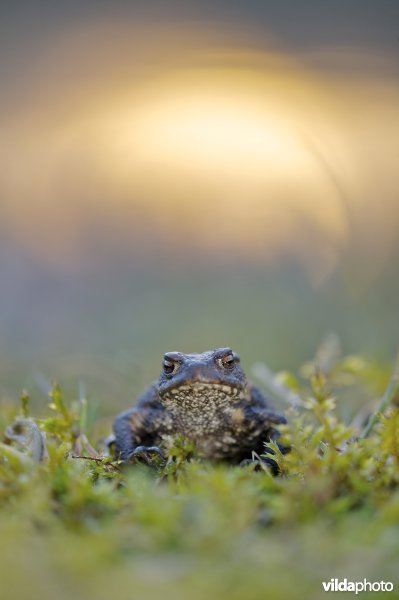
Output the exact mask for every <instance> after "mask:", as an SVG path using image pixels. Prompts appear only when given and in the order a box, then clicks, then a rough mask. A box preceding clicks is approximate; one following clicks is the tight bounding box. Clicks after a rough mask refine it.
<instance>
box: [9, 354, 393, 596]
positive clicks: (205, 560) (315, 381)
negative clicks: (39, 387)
mask: <svg viewBox="0 0 399 600" xmlns="http://www.w3.org/2000/svg"><path fill="white" fill-rule="evenodd" d="M365 371H367V373H368V374H367V375H366V374H365ZM372 373H375V374H376V376H375V378H373V377H371V375H370V374H372ZM268 377H269V378H270V377H272V378H273V381H268V382H267V381H266V382H265V383H266V385H267V384H268V383H272V384H273V385H272V387H273V389H274V390H275V391H277V392H276V393H277V395H279V397H280V398H282V399H284V397H285V398H286V399H287V400H288V401H289V402H291V401H292V399H293V398H295V404H296V406H297V408H288V409H287V416H288V425H286V426H283V427H281V432H282V440H283V441H284V442H285V443H286V444H287V445H289V446H290V447H291V451H290V452H289V453H288V454H285V455H283V454H281V452H280V451H279V449H278V447H277V446H276V445H275V444H273V443H270V444H268V446H269V449H271V450H273V451H274V452H275V459H276V461H277V462H278V464H279V467H280V470H281V475H280V476H279V477H276V478H274V477H272V476H271V475H270V473H269V471H268V470H267V469H266V470H263V471H255V470H254V469H253V468H251V466H249V467H245V468H239V467H234V466H226V465H212V464H209V463H206V462H203V461H201V460H200V459H199V458H197V457H196V456H195V454H194V448H193V447H192V445H191V444H190V443H189V442H188V441H187V440H185V439H183V438H176V439H172V440H171V441H170V447H169V449H168V460H167V462H166V464H164V463H160V462H159V461H157V459H155V460H154V463H153V465H152V466H151V467H148V466H142V465H135V466H131V467H130V468H126V467H122V466H121V465H120V464H119V463H118V461H116V460H115V459H113V457H109V456H103V455H101V454H100V453H99V452H97V450H96V449H97V443H99V440H96V439H94V440H93V439H91V440H90V441H89V440H88V439H87V437H86V436H87V430H88V427H87V422H88V421H87V415H88V414H89V412H90V411H89V408H90V407H88V405H87V401H86V400H85V401H84V402H82V401H81V402H72V403H69V402H68V401H66V400H65V399H64V398H63V396H62V393H61V391H60V389H59V388H58V387H54V389H53V391H52V393H51V403H50V405H49V411H51V413H50V414H49V416H48V418H44V419H41V420H35V419H34V418H33V417H31V416H30V409H29V398H28V395H27V393H26V392H24V393H23V395H22V397H21V409H20V413H19V414H17V413H16V410H15V408H13V407H12V406H9V407H7V406H6V407H5V409H4V411H3V415H2V420H1V426H2V428H3V429H4V432H5V434H4V443H2V444H1V445H0V508H1V512H0V539H1V540H2V543H1V549H2V550H1V559H0V581H1V588H2V589H3V590H6V595H5V597H6V598H7V600H13V599H14V598H15V599H16V598H18V599H21V598H22V599H25V598H26V599H28V598H29V599H30V598H42V599H43V600H46V599H47V598H48V599H50V598H53V597H57V598H71V597H73V598H76V600H79V599H82V600H83V599H87V598H96V599H99V600H101V599H102V598H104V599H107V600H109V598H110V597H117V598H118V599H119V600H123V599H124V598H126V599H129V600H130V599H131V598H136V597H137V598H139V597H140V598H149V599H152V598H169V597H170V598H177V599H179V598H182V599H183V598H184V599H186V598H188V597H190V598H194V600H195V599H196V598H210V597H212V598H220V599H222V600H223V599H227V598H229V599H232V600H234V599H243V598H245V599H249V600H251V599H252V598H253V599H258V598H262V599H264V598H266V597H270V598H290V599H294V600H295V599H296V598H298V599H299V598H309V597H312V598H317V597H321V595H322V593H323V592H322V585H321V582H322V581H327V580H329V579H331V578H332V577H337V578H344V577H346V578H348V579H350V580H363V579H364V578H365V577H366V578H367V579H368V580H369V581H380V580H382V579H385V580H386V581H392V582H393V583H394V584H395V585H396V584H397V583H398V575H397V558H398V553H399V535H398V534H399V526H398V523H399V435H398V433H399V409H398V407H397V390H396V388H395V385H396V384H395V381H394V382H393V383H392V381H391V383H390V384H389V385H388V383H389V382H387V381H384V384H385V386H386V387H387V389H388V390H390V392H389V397H388V401H387V394H385V396H384V395H383V390H382V389H381V383H380V382H381V369H380V368H377V367H373V366H372V365H368V363H367V362H366V361H365V360H363V359H362V358H361V357H353V356H351V357H340V356H336V352H335V349H334V353H333V354H331V355H330V356H329V355H328V347H327V348H326V347H324V348H322V351H319V353H318V356H317V357H316V360H315V361H314V362H313V363H308V364H307V365H305V367H304V368H303V369H302V370H301V373H300V375H298V376H294V375H293V374H290V373H287V372H284V373H282V374H280V375H277V376H274V375H272V376H270V373H269V372H268ZM382 379H384V378H382ZM375 389H378V390H379V395H381V397H382V398H383V399H385V403H384V404H383V405H381V403H380V402H379V399H378V398H377V397H376V398H375V402H374V403H372V404H371V405H370V407H369V409H368V410H366V411H365V410H364V407H363V406H362V404H361V399H362V396H363V397H364V398H368V397H369V394H370V393H374V391H375ZM367 390H372V392H370V391H367ZM352 399H353V400H352ZM359 399H360V401H359ZM299 405H300V407H299V408H298V406H299ZM381 406H382V408H383V411H384V412H383V413H381V412H378V410H377V409H378V407H379V408H381ZM374 411H375V412H374ZM348 415H349V418H348ZM16 418H19V419H24V421H23V423H25V425H26V424H28V425H29V424H33V425H32V427H36V426H38V428H39V429H40V431H41V432H42V433H45V434H46V445H47V451H48V457H47V459H45V460H44V461H42V462H35V460H34V456H35V453H34V452H32V448H31V447H30V446H29V444H32V443H33V442H32V440H31V441H29V439H30V438H29V439H28V436H27V438H26V440H25V442H26V443H25V447H24V439H21V438H18V444H17V443H16V442H15V439H13V436H12V431H14V430H10V429H8V430H7V427H8V428H10V426H12V424H13V423H14V422H15V419H16ZM367 423H368V424H369V425H370V424H372V426H371V427H370V426H368V427H366V429H365V426H366V424H367ZM94 425H95V424H94ZM92 429H93V427H92V425H91V426H90V431H91V430H92ZM7 431H8V434H7V433H6V432H7ZM94 431H95V427H94ZM365 431H366V434H367V435H364V432H365ZM362 432H363V435H362ZM20 433H21V432H20ZM38 439H40V438H38ZM92 444H93V445H94V447H93V445H92ZM367 596H368V595H367V594H363V595H362V597H365V598H367ZM372 596H373V594H370V597H372Z"/></svg>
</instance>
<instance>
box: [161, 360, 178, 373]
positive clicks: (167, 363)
mask: <svg viewBox="0 0 399 600" xmlns="http://www.w3.org/2000/svg"><path fill="white" fill-rule="evenodd" d="M176 366H177V365H176V363H175V362H173V361H171V360H168V359H166V358H165V360H164V361H163V370H164V372H165V373H166V374H167V375H172V373H173V372H174V371H175V368H176Z"/></svg>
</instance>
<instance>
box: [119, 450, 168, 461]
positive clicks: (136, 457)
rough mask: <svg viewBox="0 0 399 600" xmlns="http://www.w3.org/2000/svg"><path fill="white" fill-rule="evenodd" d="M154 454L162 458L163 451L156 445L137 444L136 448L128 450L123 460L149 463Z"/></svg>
mask: <svg viewBox="0 0 399 600" xmlns="http://www.w3.org/2000/svg"><path fill="white" fill-rule="evenodd" d="M155 456H159V457H160V458H162V459H163V458H164V453H163V452H162V450H161V448H158V446H137V448H135V449H134V450H132V451H131V452H129V454H128V456H127V457H126V459H125V460H124V462H141V463H144V464H147V465H150V464H152V462H153V459H154V458H155Z"/></svg>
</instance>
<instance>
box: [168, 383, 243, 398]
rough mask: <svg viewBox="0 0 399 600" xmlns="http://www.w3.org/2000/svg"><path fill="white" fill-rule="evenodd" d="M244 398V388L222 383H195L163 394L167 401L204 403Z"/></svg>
mask: <svg viewBox="0 0 399 600" xmlns="http://www.w3.org/2000/svg"><path fill="white" fill-rule="evenodd" d="M243 396H244V388H242V387H240V386H237V385H230V384H227V383H220V382H204V381H194V382H188V383H183V384H181V385H178V386H176V387H172V388H170V389H168V390H166V391H165V392H163V393H162V394H161V397H162V398H163V399H164V400H166V401H172V402H173V401H176V402H179V401H181V400H189V399H190V398H191V399H193V400H194V399H195V400H200V399H201V400H202V401H203V402H206V401H207V400H208V401H213V402H217V401H219V402H223V400H227V399H230V401H231V399H237V400H238V399H240V398H242V397H243Z"/></svg>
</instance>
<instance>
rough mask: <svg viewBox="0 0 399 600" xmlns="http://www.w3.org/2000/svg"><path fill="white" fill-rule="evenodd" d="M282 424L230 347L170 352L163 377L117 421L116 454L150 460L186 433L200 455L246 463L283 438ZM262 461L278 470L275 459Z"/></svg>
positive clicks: (131, 458) (281, 419) (278, 415)
mask: <svg viewBox="0 0 399 600" xmlns="http://www.w3.org/2000/svg"><path fill="white" fill-rule="evenodd" d="M282 423H286V419H285V417H284V416H283V415H281V414H280V413H279V412H277V411H276V409H275V408H274V407H273V405H272V404H271V403H270V402H269V400H268V399H266V397H265V395H264V394H263V392H261V391H260V390H259V389H258V388H256V387H255V386H254V385H253V384H252V383H250V382H249V381H248V380H247V378H246V376H245V373H244V371H243V369H242V368H241V365H240V358H239V356H238V355H237V354H236V353H235V352H233V351H232V350H231V349H230V348H218V349H217V350H211V351H208V352H203V353H202V354H183V353H182V352H167V353H166V354H165V355H164V357H163V363H162V371H161V375H160V377H159V380H158V381H157V382H155V383H153V384H152V385H151V386H150V387H149V388H148V389H147V390H146V391H145V392H144V393H143V394H142V395H141V396H140V397H139V399H138V401H137V405H136V406H135V407H134V408H131V409H130V410H128V411H126V412H123V413H122V414H120V415H119V416H118V417H117V418H116V419H115V422H114V432H115V445H116V452H117V455H118V456H119V458H120V459H121V460H122V461H123V462H130V461H132V460H134V459H135V458H137V459H140V458H142V457H144V458H145V459H146V460H147V459H148V457H149V456H150V455H151V454H154V453H155V454H160V455H162V454H163V452H162V447H163V445H164V443H165V440H166V439H167V438H168V437H169V436H173V435H176V434H182V435H183V436H185V437H186V438H188V439H189V440H190V441H192V442H193V443H194V445H195V448H196V452H197V454H198V455H199V456H201V457H204V458H206V459H210V460H212V461H227V462H231V463H242V462H244V463H246V462H250V461H252V459H253V457H254V456H256V457H257V459H258V460H259V456H260V455H264V454H265V452H269V453H271V454H272V453H273V452H272V451H271V450H270V449H268V450H265V446H264V443H265V442H268V441H270V440H276V439H277V438H278V437H279V435H280V434H279V432H278V431H277V430H276V429H275V427H274V426H275V425H278V424H282ZM282 450H283V451H285V450H286V449H284V448H282ZM254 453H255V454H254ZM263 460H264V462H266V463H267V464H268V465H269V466H270V467H271V469H272V471H273V472H277V471H278V469H277V464H276V463H275V461H273V460H272V459H268V458H267V457H263Z"/></svg>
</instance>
